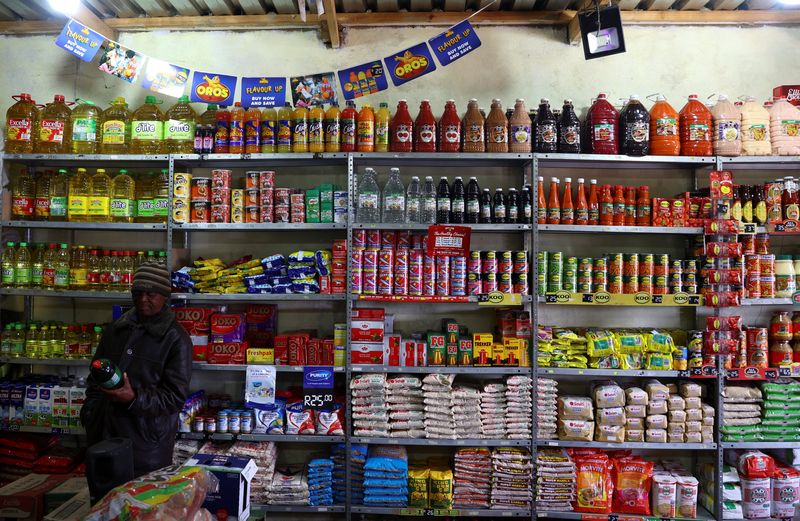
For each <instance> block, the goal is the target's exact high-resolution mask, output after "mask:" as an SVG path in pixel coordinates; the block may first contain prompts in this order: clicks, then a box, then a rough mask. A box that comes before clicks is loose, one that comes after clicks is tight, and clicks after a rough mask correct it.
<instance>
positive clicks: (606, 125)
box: [586, 92, 619, 154]
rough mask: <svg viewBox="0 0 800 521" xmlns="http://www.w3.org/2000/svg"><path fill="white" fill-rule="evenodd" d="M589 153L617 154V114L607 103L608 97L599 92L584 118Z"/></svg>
mask: <svg viewBox="0 0 800 521" xmlns="http://www.w3.org/2000/svg"><path fill="white" fill-rule="evenodd" d="M586 119H587V121H586V128H587V133H588V137H589V139H588V141H589V152H590V153H592V154H619V126H618V123H617V122H618V121H619V113H618V112H617V109H615V108H614V106H613V105H612V104H611V103H609V101H608V95H607V94H606V93H605V92H601V93H600V94H598V95H597V99H596V100H595V102H594V103H593V104H592V107H591V108H590V109H589V116H588V117H587V118H586Z"/></svg>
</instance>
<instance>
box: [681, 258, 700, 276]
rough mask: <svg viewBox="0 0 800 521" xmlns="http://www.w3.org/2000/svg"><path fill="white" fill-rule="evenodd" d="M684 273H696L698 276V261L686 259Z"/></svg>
mask: <svg viewBox="0 0 800 521" xmlns="http://www.w3.org/2000/svg"><path fill="white" fill-rule="evenodd" d="M682 266H683V272H684V273H694V274H695V275H697V261H696V260H694V259H686V260H684V261H683V264H682Z"/></svg>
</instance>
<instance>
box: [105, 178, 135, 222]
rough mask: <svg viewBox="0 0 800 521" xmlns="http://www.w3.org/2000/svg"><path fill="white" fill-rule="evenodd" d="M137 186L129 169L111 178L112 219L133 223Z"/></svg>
mask: <svg viewBox="0 0 800 521" xmlns="http://www.w3.org/2000/svg"><path fill="white" fill-rule="evenodd" d="M135 199H136V188H135V184H134V181H133V178H132V177H131V176H129V175H128V171H127V170H120V171H119V173H118V174H117V175H115V176H114V179H112V180H111V220H112V221H114V222H115V223H132V222H133V216H134V211H133V210H134V206H133V205H134V203H135V202H136V201H135Z"/></svg>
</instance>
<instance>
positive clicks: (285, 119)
mask: <svg viewBox="0 0 800 521" xmlns="http://www.w3.org/2000/svg"><path fill="white" fill-rule="evenodd" d="M293 127H294V111H293V110H292V104H291V103H289V102H288V101H287V102H286V103H284V104H283V107H281V109H280V110H279V111H278V153H279V154H288V153H289V152H291V151H292V130H293Z"/></svg>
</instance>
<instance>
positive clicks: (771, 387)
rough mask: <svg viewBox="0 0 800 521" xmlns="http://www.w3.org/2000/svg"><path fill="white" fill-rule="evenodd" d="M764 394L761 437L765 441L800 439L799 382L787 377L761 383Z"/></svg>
mask: <svg viewBox="0 0 800 521" xmlns="http://www.w3.org/2000/svg"><path fill="white" fill-rule="evenodd" d="M761 392H762V393H763V394H764V416H763V419H762V421H761V438H760V439H762V440H765V441H798V440H800V432H798V427H800V410H798V409H797V405H796V404H797V402H798V400H800V383H798V382H796V381H793V380H791V379H789V378H782V379H780V380H776V381H775V382H764V383H763V384H761Z"/></svg>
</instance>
